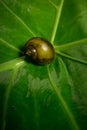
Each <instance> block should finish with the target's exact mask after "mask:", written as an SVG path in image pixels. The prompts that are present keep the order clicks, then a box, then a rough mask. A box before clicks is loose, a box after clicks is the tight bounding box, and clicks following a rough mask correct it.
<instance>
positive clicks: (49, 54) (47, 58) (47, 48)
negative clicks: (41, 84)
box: [24, 37, 55, 65]
mask: <svg viewBox="0 0 87 130" xmlns="http://www.w3.org/2000/svg"><path fill="white" fill-rule="evenodd" d="M24 54H25V55H26V56H27V57H28V58H29V59H30V60H32V61H33V62H34V63H36V64H39V65H46V64H49V63H51V62H52V60H53V59H54V55H55V52H54V48H53V46H52V45H51V43H50V42H48V41H46V40H44V39H42V38H39V37H34V38H32V39H30V40H29V41H28V42H27V43H26V45H25V50H24Z"/></svg>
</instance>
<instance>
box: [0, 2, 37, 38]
mask: <svg viewBox="0 0 87 130" xmlns="http://www.w3.org/2000/svg"><path fill="white" fill-rule="evenodd" d="M0 2H1V3H2V5H3V6H4V7H5V8H6V9H7V10H8V11H9V12H10V13H11V14H12V15H13V16H15V17H16V18H17V20H18V21H19V22H20V23H21V24H22V25H23V26H24V27H25V28H26V29H27V30H28V31H29V32H30V33H31V34H32V35H33V36H36V35H35V33H34V32H33V31H32V30H31V29H30V28H29V27H28V26H27V25H26V23H25V22H24V21H23V20H22V19H21V18H20V17H19V16H18V15H17V14H16V13H14V12H13V11H12V10H11V9H10V8H9V7H8V6H7V5H6V4H5V3H4V2H3V1H2V0H0Z"/></svg>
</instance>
